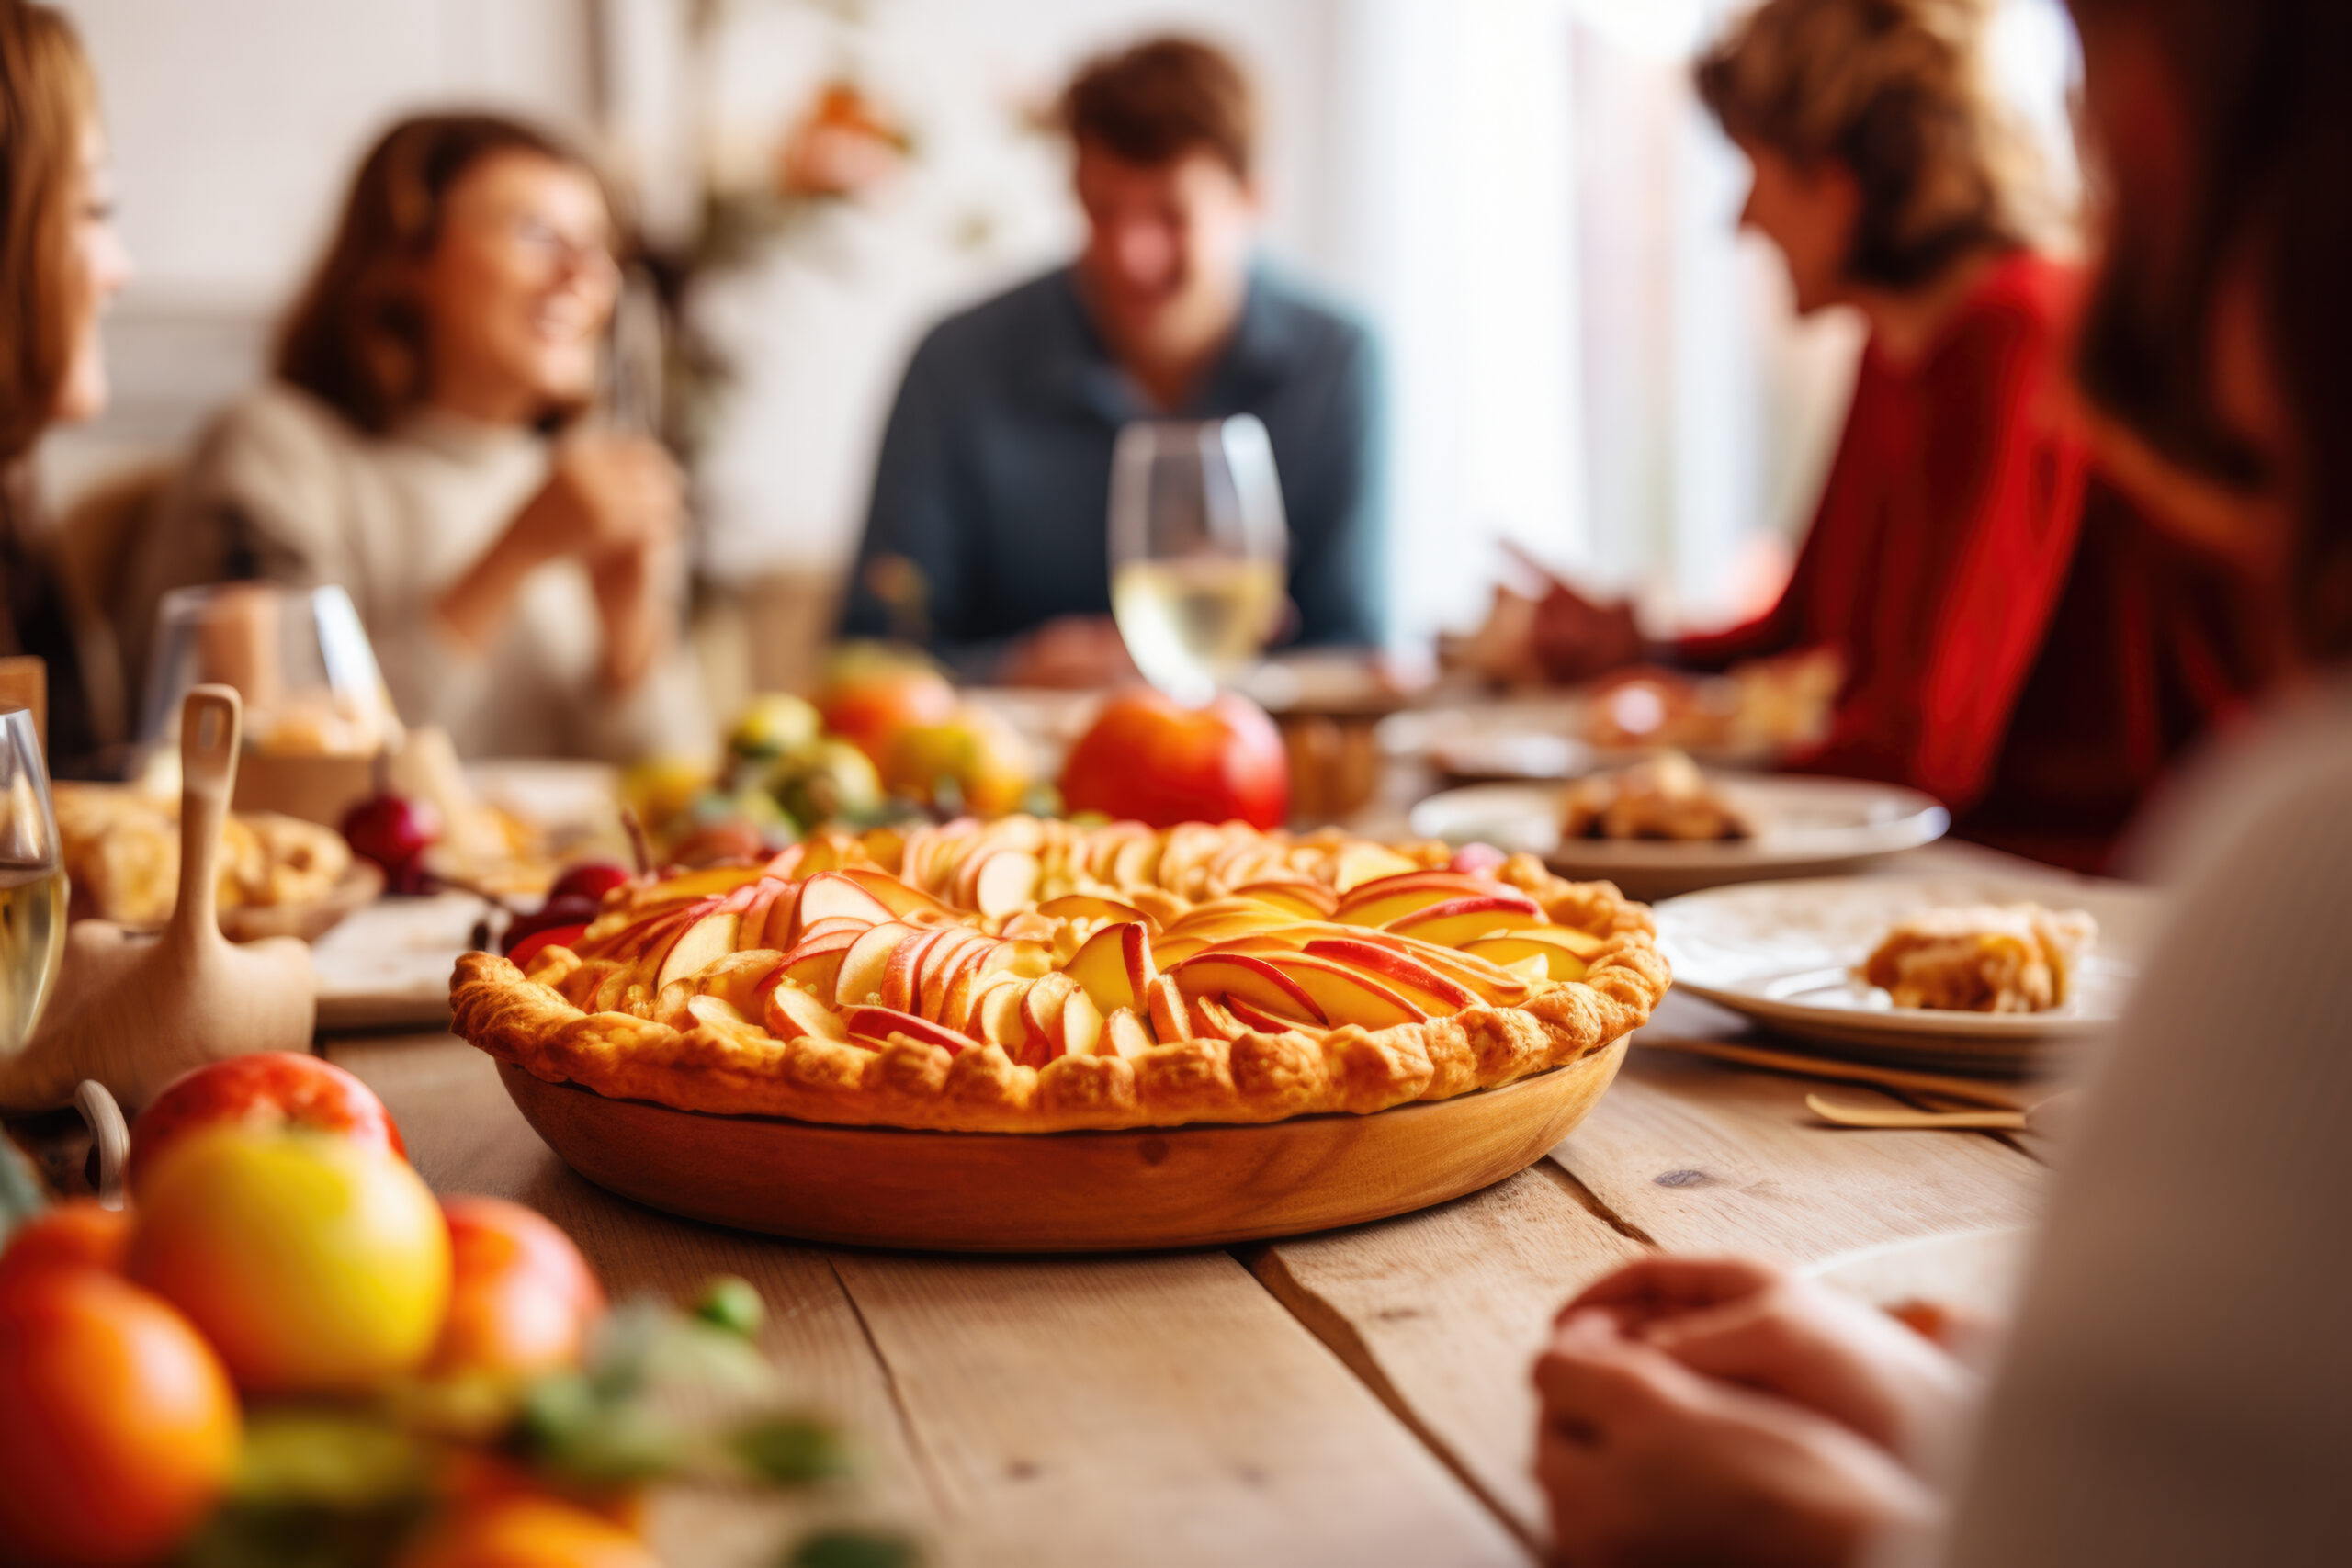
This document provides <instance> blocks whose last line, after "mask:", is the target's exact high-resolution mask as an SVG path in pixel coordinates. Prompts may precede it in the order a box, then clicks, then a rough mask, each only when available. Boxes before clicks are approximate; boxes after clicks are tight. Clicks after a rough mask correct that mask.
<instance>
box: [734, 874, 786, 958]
mask: <svg viewBox="0 0 2352 1568" xmlns="http://www.w3.org/2000/svg"><path fill="white" fill-rule="evenodd" d="M799 891H800V887H799V884H797V883H793V882H781V881H778V880H777V879H776V878H775V877H772V876H763V877H762V878H761V879H760V880H759V881H757V882H755V883H753V884H752V901H751V903H750V904H748V905H747V906H745V908H744V909H743V923H742V926H741V929H740V935H741V939H742V940H743V941H744V942H747V943H749V944H751V945H752V946H754V947H773V948H776V949H778V950H781V949H782V948H783V947H784V946H785V939H786V937H788V936H789V935H790V934H791V931H792V921H791V919H790V913H789V911H790V908H791V905H792V900H793V898H794V897H797V895H798V893H799ZM779 902H781V903H783V904H784V906H785V908H786V919H785V922H784V924H783V926H782V927H780V928H779V929H778V930H777V931H776V932H775V940H770V937H769V933H768V922H769V920H770V919H773V918H774V916H775V908H776V905H777V904H778V903H779Z"/></svg>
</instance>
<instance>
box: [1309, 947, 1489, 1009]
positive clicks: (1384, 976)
mask: <svg viewBox="0 0 2352 1568" xmlns="http://www.w3.org/2000/svg"><path fill="white" fill-rule="evenodd" d="M1306 953H1308V954H1310V955H1311V956H1313V957H1317V958H1328V959H1330V960H1332V961H1333V962H1334V963H1338V964H1347V965H1349V966H1350V967H1351V968H1356V969H1361V970H1363V972H1364V973H1365V974H1367V975H1372V976H1376V977H1377V978H1378V979H1379V980H1380V981H1381V982H1382V983H1383V984H1385V985H1389V986H1393V987H1396V988H1397V990H1399V991H1402V992H1403V993H1404V994H1405V996H1406V998H1408V1000H1410V1001H1411V1002H1412V1003H1413V1004H1414V1005H1415V1006H1417V1007H1419V1008H1420V1009H1421V1010H1422V1011H1424V1012H1451V1011H1453V1010H1455V1009H1458V1008H1466V1007H1468V1006H1469V1005H1470V1004H1471V1003H1472V1002H1475V1001H1476V1000H1477V999H1478V998H1477V997H1476V995H1475V994H1473V993H1472V992H1471V991H1470V990H1468V989H1467V988H1466V987H1463V986H1460V985H1458V984H1456V983H1455V982H1453V981H1452V980H1449V979H1447V978H1446V977H1445V976H1442V975H1441V974H1439V973H1438V972H1437V971H1436V970H1434V969H1432V968H1430V966H1429V965H1428V964H1424V963H1422V962H1421V961H1420V960H1419V959H1418V958H1414V957H1412V956H1411V955H1409V954H1408V953H1399V952H1397V950H1396V949H1395V948H1393V947H1386V946H1384V945H1382V944H1381V943H1379V942H1351V941H1349V940H1348V939H1346V938H1344V937H1326V938H1324V939H1322V940H1321V941H1319V942H1308V943H1307V944H1306Z"/></svg>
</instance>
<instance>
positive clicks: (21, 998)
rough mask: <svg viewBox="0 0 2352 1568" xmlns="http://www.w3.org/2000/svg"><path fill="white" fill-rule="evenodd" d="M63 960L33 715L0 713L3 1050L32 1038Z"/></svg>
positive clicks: (56, 872)
mask: <svg viewBox="0 0 2352 1568" xmlns="http://www.w3.org/2000/svg"><path fill="white" fill-rule="evenodd" d="M64 958H65V864H64V861H63V859H62V856H60V855H59V853H58V849H57V814H56V812H55V811H54V810H53V809H52V808H51V805H50V800H49V770H48V769H47V768H46V767H45V766H43V765H42V762H41V757H40V736H39V735H38V734H36V733H35V731H34V729H33V716H32V715H31V714H29V713H28V712H26V711H25V710H24V709H22V708H18V709H16V710H15V711H13V712H9V713H0V1055H15V1054H16V1053H17V1052H18V1051H20V1050H22V1049H24V1044H25V1042H26V1041H27V1040H28V1039H30V1038H31V1037H32V1032H33V1025H34V1024H36V1023H38V1022H40V1010H41V1004H42V1003H44V1002H46V1001H47V1000H48V999H49V993H50V989H51V987H53V986H55V985H56V984H57V970H58V965H59V964H62V963H63V962H64Z"/></svg>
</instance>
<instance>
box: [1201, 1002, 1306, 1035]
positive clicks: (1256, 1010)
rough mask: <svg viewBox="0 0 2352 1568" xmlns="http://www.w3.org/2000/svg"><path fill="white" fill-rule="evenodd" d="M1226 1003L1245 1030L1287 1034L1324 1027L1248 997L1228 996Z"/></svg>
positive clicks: (1236, 1020) (1228, 1009) (1235, 1020)
mask: <svg viewBox="0 0 2352 1568" xmlns="http://www.w3.org/2000/svg"><path fill="white" fill-rule="evenodd" d="M1225 1005H1226V1010H1227V1011H1228V1012H1230V1013H1231V1014H1232V1015H1233V1021H1234V1022H1236V1023H1237V1024H1238V1025H1240V1027H1241V1029H1242V1030H1243V1031H1244V1032H1248V1031H1250V1030H1253V1029H1254V1030H1256V1031H1258V1032H1261V1033H1263V1034H1287V1033H1289V1032H1291V1031H1292V1030H1294V1029H1320V1028H1322V1027H1323V1026H1322V1025H1321V1024H1319V1023H1313V1022H1310V1021H1307V1020H1306V1019H1303V1018H1294V1017H1293V1016H1291V1015H1290V1014H1289V1013H1286V1012H1279V1011H1276V1010H1274V1009H1272V1008H1266V1007H1260V1006H1259V1005H1258V1004H1257V1003H1256V1002H1253V1001H1251V1000H1250V998H1248V997H1227V998H1225Z"/></svg>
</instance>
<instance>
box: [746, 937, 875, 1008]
mask: <svg viewBox="0 0 2352 1568" xmlns="http://www.w3.org/2000/svg"><path fill="white" fill-rule="evenodd" d="M856 942H857V938H856V937H855V936H853V935H850V934H848V933H847V932H842V933H837V934H834V935H830V936H819V937H810V938H809V940H808V941H807V942H802V943H801V944H800V945H799V946H798V947H796V948H794V949H793V950H792V951H791V952H789V953H786V954H785V955H784V962H782V963H781V964H777V965H776V966H775V969H773V970H772V971H770V972H769V975H768V977H767V978H766V979H765V980H763V981H761V982H760V984H761V985H762V986H776V985H781V984H782V983H783V982H784V981H786V980H791V981H793V982H795V983H796V984H797V985H799V986H801V987H804V988H806V989H808V990H810V991H813V992H815V993H816V994H817V995H818V996H820V997H830V996H831V995H832V994H833V991H834V988H835V982H837V981H838V980H839V979H840V977H841V972H842V955H843V954H845V953H848V952H849V950H850V948H851V947H852V946H854V945H855V943H856ZM755 989H756V987H755Z"/></svg>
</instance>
